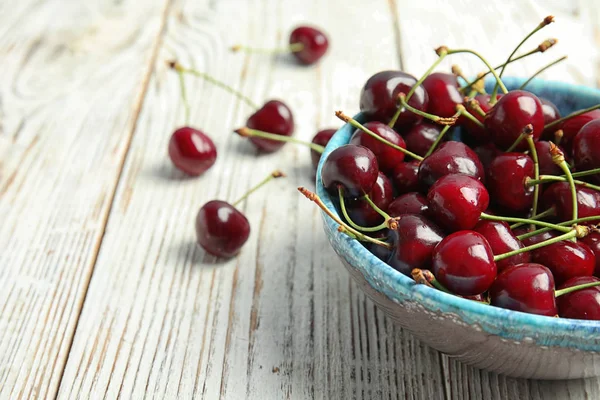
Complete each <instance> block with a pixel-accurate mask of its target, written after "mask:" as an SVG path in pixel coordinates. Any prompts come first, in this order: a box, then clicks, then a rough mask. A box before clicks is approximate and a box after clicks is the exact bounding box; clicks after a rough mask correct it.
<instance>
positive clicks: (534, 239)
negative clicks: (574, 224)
mask: <svg viewBox="0 0 600 400" xmlns="http://www.w3.org/2000/svg"><path fill="white" fill-rule="evenodd" d="M521 229H524V230H526V229H527V228H526V227H522V228H521ZM523 233H525V232H523ZM515 235H517V236H519V235H521V233H517V232H516V230H515ZM557 236H558V233H556V232H555V231H548V232H543V233H538V234H537V235H533V236H531V237H529V238H527V239H523V240H522V242H523V244H524V245H525V247H527V246H531V245H534V244H537V243H541V242H545V241H546V240H548V239H552V238H554V237H557Z"/></svg>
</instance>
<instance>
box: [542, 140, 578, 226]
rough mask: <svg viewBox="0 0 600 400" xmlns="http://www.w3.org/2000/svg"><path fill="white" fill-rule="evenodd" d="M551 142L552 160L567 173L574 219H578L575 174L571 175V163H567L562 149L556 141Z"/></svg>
mask: <svg viewBox="0 0 600 400" xmlns="http://www.w3.org/2000/svg"><path fill="white" fill-rule="evenodd" d="M549 143H550V155H551V156H552V161H553V162H554V164H556V165H558V166H559V167H560V169H562V171H563V173H564V174H565V176H566V178H567V181H568V182H569V188H570V189H571V202H572V205H571V206H572V207H573V218H572V219H577V216H578V213H577V207H578V202H577V188H576V187H575V181H574V180H573V175H571V170H570V169H569V165H568V164H567V162H566V161H565V155H564V153H563V152H562V150H561V149H560V148H559V147H558V146H556V145H555V144H554V143H552V142H549Z"/></svg>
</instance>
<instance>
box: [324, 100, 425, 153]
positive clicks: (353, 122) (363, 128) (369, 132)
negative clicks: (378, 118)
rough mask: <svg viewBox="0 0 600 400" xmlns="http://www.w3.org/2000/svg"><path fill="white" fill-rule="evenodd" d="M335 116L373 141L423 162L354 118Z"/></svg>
mask: <svg viewBox="0 0 600 400" xmlns="http://www.w3.org/2000/svg"><path fill="white" fill-rule="evenodd" d="M335 116H336V117H338V118H339V119H341V120H342V121H344V122H346V123H348V124H350V125H352V126H353V127H355V128H357V129H360V130H361V131H363V132H364V133H366V134H367V135H369V136H371V137H372V138H373V139H376V140H379V141H380V142H381V143H385V144H387V145H388V146H390V147H391V148H393V149H396V150H398V151H400V152H402V153H404V154H406V155H407V156H410V157H412V158H414V159H415V160H418V161H422V160H423V157H421V156H420V155H418V154H415V153H413V152H412V151H408V150H406V149H405V148H404V147H400V146H398V145H396V144H394V143H392V142H390V141H389V140H386V139H385V138H382V137H381V136H379V135H378V134H376V133H375V132H373V131H372V130H370V129H369V128H367V127H366V126H364V125H363V124H361V123H360V122H358V121H357V120H355V119H354V118H352V117H349V116H347V115H346V114H344V113H343V112H342V111H336V112H335Z"/></svg>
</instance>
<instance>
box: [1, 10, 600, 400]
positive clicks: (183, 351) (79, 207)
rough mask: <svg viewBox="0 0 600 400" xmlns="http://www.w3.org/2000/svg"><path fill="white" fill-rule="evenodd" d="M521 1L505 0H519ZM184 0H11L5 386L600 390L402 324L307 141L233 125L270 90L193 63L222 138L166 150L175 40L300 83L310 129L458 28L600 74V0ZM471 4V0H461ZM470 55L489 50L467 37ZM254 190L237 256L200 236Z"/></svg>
mask: <svg viewBox="0 0 600 400" xmlns="http://www.w3.org/2000/svg"><path fill="white" fill-rule="evenodd" d="M505 3H506V4H505ZM563 3H568V2H563V1H559V0H557V1H553V2H550V3H545V4H544V5H543V6H542V5H540V2H537V1H535V0H528V1H525V0H524V1H508V2H507V1H470V0H463V1H460V2H459V1H452V2H450V1H443V0H439V1H435V0H419V1H414V0H370V1H359V0H355V1H350V0H335V1H334V0H327V1H325V0H285V1H283V0H246V1H244V0H239V1H236V0H210V1H208V0H196V1H191V0H189V1H183V0H181V1H180V0H167V1H131V0H129V1H103V0H97V1H85V2H84V1H70V2H64V1H60V0H48V1H45V2H40V1H35V0H22V1H18V2H16V1H8V0H6V1H3V2H0V55H1V59H2V66H1V71H2V74H1V75H0V221H1V224H0V249H1V250H2V251H1V252H0V287H1V288H2V290H1V291H0V398H2V399H8V398H54V397H56V396H58V397H59V398H62V399H75V398H111V399H113V398H117V397H118V398H130V397H136V398H139V397H142V396H143V395H148V396H149V397H155V398H158V399H162V398H175V397H180V398H183V399H188V398H191V397H192V396H195V397H196V398H202V399H218V398H226V399H245V398H248V399H281V398H293V399H308V398H317V399H351V398H357V399H396V398H407V399H408V398H410V399H412V398H418V399H421V398H422V399H437V398H457V399H459V398H473V399H479V398H485V399H489V398H492V399H509V398H510V399H516V398H527V397H531V398H535V399H542V398H544V399H549V398H556V399H565V398H583V397H584V396H587V397H588V398H598V397H599V396H600V380H597V379H589V380H580V381H569V382H535V381H527V380H519V379H510V378H506V377H503V376H497V375H494V374H490V373H486V372H482V371H478V370H474V369H471V368H469V367H466V366H463V365H461V364H459V363H457V362H454V361H452V360H450V359H448V358H447V357H445V356H443V355H440V354H439V353H437V352H436V351H435V350H432V349H430V348H428V347H425V346H423V345H421V344H420V343H418V342H417V341H415V340H414V339H413V338H412V337H411V336H410V335H409V334H408V333H406V332H404V331H402V330H401V329H399V328H398V327H395V326H394V325H392V324H391V323H390V321H388V320H387V319H386V318H385V317H383V315H382V313H381V312H379V311H377V310H376V309H375V308H374V306H373V304H372V303H371V302H370V301H368V300H367V299H366V298H365V296H364V295H363V294H362V293H361V292H359V290H358V289H357V287H356V286H355V285H354V284H353V282H351V281H350V279H349V276H348V275H347V274H346V272H345V270H344V269H343V268H342V267H341V265H340V263H339V261H338V259H337V257H336V256H335V254H334V253H333V251H332V250H331V248H330V247H329V245H328V243H327V242H326V240H325V237H324V234H323V232H322V229H321V216H320V214H319V212H318V210H317V209H316V208H315V207H313V205H312V204H310V203H309V202H308V201H306V200H305V199H304V198H302V197H301V196H299V195H298V193H297V192H296V190H295V188H296V187H297V186H300V185H307V186H310V185H312V184H311V182H312V178H311V174H312V171H311V167H310V162H309V156H308V150H307V149H305V148H301V147H296V146H293V145H288V146H285V147H284V148H283V149H282V150H281V151H279V152H277V153H274V154H271V155H257V153H256V151H255V150H254V148H253V147H252V146H251V145H250V144H249V143H248V142H246V141H244V140H242V139H241V138H239V137H237V136H236V135H234V134H232V129H233V128H236V127H240V126H242V125H243V124H244V121H245V120H246V118H247V116H248V115H249V114H250V113H251V112H252V111H253V110H252V109H250V108H249V107H248V106H247V105H245V104H244V103H243V102H241V101H239V100H238V99H236V98H234V97H232V96H231V95H229V94H228V93H227V92H225V91H223V90H221V89H219V88H217V87H215V86H212V85H210V84H208V83H205V82H202V81H200V80H197V79H193V78H187V79H186V81H187V85H188V92H189V97H190V101H191V105H192V114H191V117H192V121H193V125H195V126H197V127H200V128H201V129H203V130H205V131H206V132H208V133H209V134H210V135H211V137H212V138H213V140H214V141H215V143H216V145H217V146H218V148H219V158H218V161H217V163H216V165H215V167H214V168H213V169H212V170H210V171H209V172H208V173H207V174H205V175H204V176H202V177H201V178H196V179H190V178H186V177H184V176H183V175H182V174H181V173H179V172H178V171H176V170H175V169H174V168H173V166H172V165H171V163H170V161H169V160H168V158H167V156H166V149H167V141H168V138H169V135H170V133H171V132H172V131H173V130H174V128H176V127H178V126H180V125H182V124H183V123H184V113H183V107H182V103H181V101H180V99H179V86H178V81H177V77H176V75H174V74H173V73H172V72H170V71H169V70H168V69H167V67H166V65H165V61H166V60H168V59H173V58H176V59H178V60H179V61H180V62H181V63H183V64H185V65H190V66H194V67H196V68H198V69H199V70H202V71H206V72H208V73H210V74H212V75H213V76H215V77H216V78H217V79H221V80H224V81H227V82H229V83H230V84H231V85H232V86H233V87H235V88H237V89H238V90H240V91H242V92H244V93H246V94H248V96H250V97H251V98H252V99H254V100H255V101H256V102H262V101H264V100H265V99H269V98H281V99H285V101H286V102H287V103H288V104H289V105H290V106H291V108H292V109H293V111H294V113H295V119H296V136H297V137H299V138H303V139H310V138H311V137H312V135H313V134H314V133H315V132H316V131H317V130H318V129H320V128H324V127H338V126H340V122H339V121H337V120H336V119H335V117H334V115H333V112H334V111H335V110H337V109H342V110H344V111H346V112H348V113H354V112H356V111H357V110H358V96H359V91H360V87H361V86H362V85H363V83H364V81H365V80H366V78H368V77H369V76H370V75H371V74H373V73H375V72H377V71H380V70H383V69H395V68H402V69H404V70H406V71H409V72H412V73H413V74H415V75H420V74H422V73H423V72H424V70H425V69H426V68H427V67H428V66H429V65H430V64H431V63H432V62H433V61H434V60H435V54H434V52H433V50H432V49H433V48H434V47H437V46H438V45H442V44H446V45H448V46H455V47H456V46H460V47H470V48H475V49H478V50H480V51H481V52H483V53H484V54H486V55H488V56H489V59H490V60H491V62H492V63H495V64H496V63H500V62H502V61H503V60H504V59H505V58H506V57H507V55H508V53H509V52H510V50H511V49H512V48H513V46H514V45H515V44H516V43H518V42H519V40H520V38H522V37H523V36H524V34H525V33H526V32H528V31H529V30H530V29H531V28H533V27H534V26H535V25H536V24H537V23H538V22H539V21H540V20H541V19H542V18H543V17H544V16H545V15H547V14H554V15H555V16H556V19H557V23H556V24H554V25H552V26H550V27H548V28H547V29H546V30H545V31H544V32H541V33H539V34H538V35H536V37H535V38H534V39H533V40H532V41H531V42H530V44H528V45H526V46H525V48H526V49H529V48H533V47H535V46H536V45H537V43H539V42H540V41H541V40H543V39H545V38H547V37H552V36H556V37H559V38H560V40H561V42H560V46H557V48H556V49H552V51H550V52H548V53H547V54H545V55H543V56H539V55H537V56H534V57H531V58H530V59H528V60H525V61H524V62H520V63H518V64H515V65H513V66H511V67H510V69H509V70H508V72H507V74H511V75H521V76H526V75H527V74H530V73H532V72H533V71H535V70H537V69H538V68H539V67H540V66H542V65H544V64H545V63H547V62H549V61H550V60H552V59H555V58H558V57H559V56H561V55H562V54H564V53H568V54H569V56H570V59H569V60H568V61H567V62H565V63H563V64H561V65H558V66H556V67H555V68H554V69H553V70H552V71H551V72H547V73H545V74H544V75H543V76H544V77H547V78H553V79H560V80H564V81H568V82H578V83H583V84H587V85H592V86H595V85H596V84H597V83H598V81H597V78H598V76H599V75H598V57H597V50H596V47H597V46H598V44H599V39H598V38H599V37H600V30H599V29H600V28H599V25H598V21H599V17H600V9H599V8H598V6H597V5H596V4H595V3H597V2H595V1H594V0H589V1H579V2H578V3H576V4H575V3H574V4H572V5H565V4H563ZM450 4H451V5H450ZM306 21H308V22H311V23H314V24H316V25H318V26H321V27H324V28H325V29H326V30H327V32H328V33H329V35H330V38H331V48H330V52H329V54H328V55H327V56H326V57H325V58H324V59H323V60H322V62H321V63H319V65H317V66H314V67H308V68H306V67H301V66H298V65H296V64H294V63H293V62H291V61H290V58H289V57H287V56H278V57H273V56H269V55H243V54H231V53H230V52H229V51H228V47H229V46H230V45H232V44H235V43H245V44H248V43H249V44H252V45H254V46H258V47H275V46H281V45H283V44H285V42H286V40H287V34H288V32H289V31H290V29H291V28H292V27H294V26H295V25H296V24H298V23H301V22H306ZM451 63H459V64H460V65H461V66H462V68H463V69H464V70H465V71H467V72H468V73H469V74H474V73H476V72H479V71H480V70H482V68H483V66H482V64H481V63H479V61H477V60H476V59H474V58H473V57H455V58H452V59H451V60H450V61H449V62H448V63H445V64H444V66H443V67H444V68H446V69H447V68H448V67H449V66H450V65H451ZM274 168H281V169H283V170H284V171H286V172H287V174H288V178H287V180H279V181H277V182H275V183H272V184H270V186H268V187H267V188H266V189H264V190H262V191H261V192H258V193H257V194H256V195H255V196H254V197H253V198H252V199H251V200H249V201H247V202H246V203H244V204H243V206H242V208H243V211H244V212H245V213H246V215H247V216H248V218H249V220H250V223H251V225H252V234H251V236H250V239H249V241H248V243H246V245H245V247H244V249H243V251H242V252H241V254H240V255H239V256H238V257H236V258H234V259H232V260H229V261H226V262H221V261H216V260H215V258H214V257H211V256H207V255H206V254H205V253H204V252H203V251H202V250H201V249H199V248H197V247H196V245H195V242H194V232H193V220H194V216H195V214H196V212H197V210H198V208H199V206H200V205H201V204H203V203H204V202H205V201H207V200H209V199H214V198H221V199H230V200H231V199H234V198H236V197H237V196H238V195H240V194H241V193H243V192H244V191H245V190H246V189H247V188H248V187H250V185H251V184H253V183H255V182H256V181H258V180H259V179H260V177H262V176H263V175H266V174H267V173H268V172H269V171H271V170H272V169H274Z"/></svg>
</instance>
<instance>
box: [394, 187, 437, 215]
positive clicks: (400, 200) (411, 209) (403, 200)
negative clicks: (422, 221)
mask: <svg viewBox="0 0 600 400" xmlns="http://www.w3.org/2000/svg"><path fill="white" fill-rule="evenodd" d="M428 212H429V203H428V202H427V198H426V197H425V196H423V195H422V194H421V193H418V192H410V193H406V194H403V195H401V196H399V197H396V198H395V199H394V201H392V202H391V203H390V205H389V206H388V208H387V213H388V214H389V215H391V216H392V217H399V216H400V215H402V214H421V215H425V216H426V215H427V213H428Z"/></svg>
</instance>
